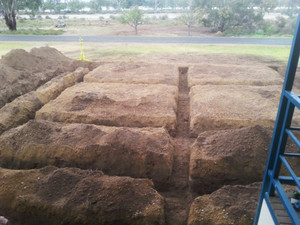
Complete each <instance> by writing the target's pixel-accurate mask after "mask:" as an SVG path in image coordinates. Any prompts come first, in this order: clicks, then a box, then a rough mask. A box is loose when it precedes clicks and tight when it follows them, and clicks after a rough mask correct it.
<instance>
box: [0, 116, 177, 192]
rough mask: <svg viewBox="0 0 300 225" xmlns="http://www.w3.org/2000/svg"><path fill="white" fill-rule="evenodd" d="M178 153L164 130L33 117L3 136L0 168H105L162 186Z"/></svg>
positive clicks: (114, 173) (103, 169)
mask: <svg viewBox="0 0 300 225" xmlns="http://www.w3.org/2000/svg"><path fill="white" fill-rule="evenodd" d="M173 151H174V146H173V143H172V140H171V138H170V136H169V135H168V133H167V132H166V131H165V130H164V129H162V128H142V129H138V128H122V127H104V126H96V125H88V124H61V123H54V122H48V121H30V122H28V123H27V124H25V125H24V126H21V127H18V128H15V129H11V130H10V131H8V132H6V133H5V134H3V135H2V136H1V137H0V166H1V167H5V168H13V169H33V168H41V167H44V166H47V165H54V166H58V167H77V168H81V169H100V170H102V171H103V172H105V174H108V175H119V176H131V177H138V178H141V177H148V178H151V179H152V180H153V181H154V183H155V184H156V186H157V187H159V186H163V185H164V186H166V185H167V184H168V180H169V179H170V176H171V172H172V168H173Z"/></svg>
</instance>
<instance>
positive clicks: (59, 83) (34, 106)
mask: <svg viewBox="0 0 300 225" xmlns="http://www.w3.org/2000/svg"><path fill="white" fill-rule="evenodd" d="M88 72H89V69H87V68H85V69H84V68H82V67H79V68H78V69H77V70H76V71H74V72H72V73H67V74H65V73H63V74H61V75H58V76H57V77H55V78H53V79H51V80H50V81H48V82H47V83H45V84H44V85H42V86H40V87H39V88H38V89H37V90H36V91H31V92H29V93H27V94H25V95H22V96H20V97H18V98H16V99H15V100H13V101H12V102H10V103H7V104H6V105H5V106H3V107H2V108H1V109H0V134H1V133H3V132H4V131H6V130H8V129H10V128H13V127H16V126H18V125H22V124H24V123H26V122H27V121H29V120H30V119H34V117H35V112H36V111H37V110H39V109H40V108H41V107H42V106H43V105H44V104H46V103H48V102H49V101H50V100H52V99H55V98H56V97H57V96H58V95H59V94H60V93H61V92H62V91H63V90H65V89H66V88H68V87H70V86H72V85H74V84H76V83H77V82H80V81H82V80H83V76H84V75H85V74H87V73H88Z"/></svg>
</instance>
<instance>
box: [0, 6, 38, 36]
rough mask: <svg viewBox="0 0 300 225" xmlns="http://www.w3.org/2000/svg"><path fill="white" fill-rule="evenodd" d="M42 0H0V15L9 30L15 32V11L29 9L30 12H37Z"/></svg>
mask: <svg viewBox="0 0 300 225" xmlns="http://www.w3.org/2000/svg"><path fill="white" fill-rule="evenodd" d="M41 4H42V0H22V1H21V0H1V1H0V13H1V14H2V15H3V17H4V19H5V23H6V26H7V27H8V28H9V30H12V31H13V30H17V22H16V11H17V10H20V9H24V8H27V9H30V10H31V11H32V12H35V11H37V10H38V8H39V6H40V5H41Z"/></svg>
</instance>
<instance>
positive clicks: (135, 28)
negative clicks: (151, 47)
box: [134, 24, 138, 35]
mask: <svg viewBox="0 0 300 225" xmlns="http://www.w3.org/2000/svg"><path fill="white" fill-rule="evenodd" d="M134 32H135V35H137V34H138V29H137V25H136V24H135V25H134Z"/></svg>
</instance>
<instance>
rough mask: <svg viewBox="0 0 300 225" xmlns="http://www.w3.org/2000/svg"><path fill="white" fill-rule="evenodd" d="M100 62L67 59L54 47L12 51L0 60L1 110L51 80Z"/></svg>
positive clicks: (91, 66)
mask: <svg viewBox="0 0 300 225" xmlns="http://www.w3.org/2000/svg"><path fill="white" fill-rule="evenodd" d="M97 65H99V63H92V62H79V61H75V60H72V59H69V58H67V57H66V56H64V55H63V54H62V53H60V52H59V51H57V50H56V49H54V48H49V47H42V48H33V49H32V50H31V51H30V52H26V51H25V50H22V49H17V50H12V51H11V52H9V53H8V54H6V55H5V56H3V57H2V58H1V60H0V80H1V83H0V108H1V107H2V106H4V105H5V104H6V103H8V102H11V101H13V100H14V99H15V98H16V97H18V96H21V95H23V94H26V93H27V92H30V91H33V90H35V89H36V88H37V87H39V86H40V85H42V84H44V83H46V82H47V81H49V80H50V79H52V78H53V77H56V76H57V75H59V74H61V73H64V72H73V71H75V70H76V69H77V68H78V67H80V66H83V67H86V68H89V69H90V70H92V69H93V68H95V67H96V66H97Z"/></svg>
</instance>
